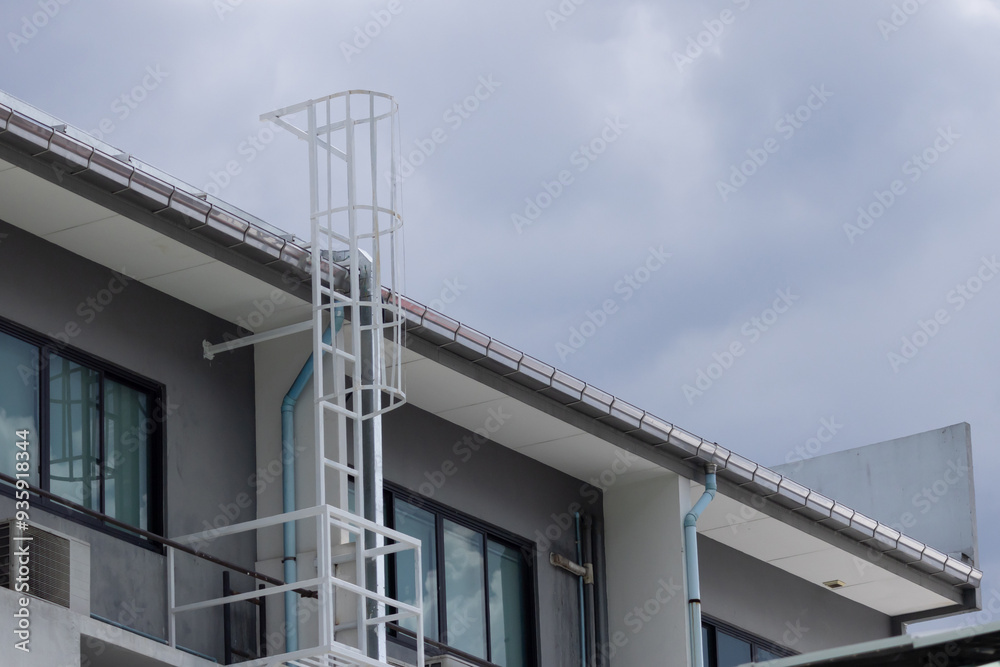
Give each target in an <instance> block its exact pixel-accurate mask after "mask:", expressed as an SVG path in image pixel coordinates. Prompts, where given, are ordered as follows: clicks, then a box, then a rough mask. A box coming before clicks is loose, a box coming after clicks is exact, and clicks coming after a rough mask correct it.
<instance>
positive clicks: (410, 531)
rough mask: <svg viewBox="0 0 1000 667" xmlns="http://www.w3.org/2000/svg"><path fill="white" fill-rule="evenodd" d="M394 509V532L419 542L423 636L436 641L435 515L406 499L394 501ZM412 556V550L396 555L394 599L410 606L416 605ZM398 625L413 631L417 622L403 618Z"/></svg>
mask: <svg viewBox="0 0 1000 667" xmlns="http://www.w3.org/2000/svg"><path fill="white" fill-rule="evenodd" d="M393 509H394V520H395V526H396V530H398V531H399V532H401V533H405V534H407V535H409V536H410V537H415V538H417V539H419V540H420V544H421V548H420V561H421V563H420V572H421V575H422V576H423V578H424V581H423V595H424V636H425V637H428V638H430V639H433V640H435V641H437V640H438V639H439V635H438V605H437V595H438V585H437V540H436V539H435V537H434V515H433V514H431V513H430V512H428V511H426V510H422V509H420V508H419V507H417V506H415V505H411V504H410V503H408V502H406V501H405V500H396V502H395V505H394V508H393ZM413 555H414V553H413V551H412V550H407V551H403V552H401V553H399V554H397V555H396V569H395V574H396V595H397V597H396V599H397V600H399V601H400V602H408V603H409V604H416V602H417V592H416V582H414V571H413V570H414V568H413ZM400 625H402V626H403V627H404V628H407V629H408V630H413V631H414V632H415V631H416V629H417V624H416V621H415V620H414V619H412V618H407V619H403V620H402V621H400Z"/></svg>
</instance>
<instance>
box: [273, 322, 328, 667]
mask: <svg viewBox="0 0 1000 667" xmlns="http://www.w3.org/2000/svg"><path fill="white" fill-rule="evenodd" d="M343 323H344V312H343V309H342V308H336V309H335V310H334V326H335V327H336V330H337V331H340V327H341V325H343ZM330 340H331V330H330V327H327V328H326V331H324V332H323V342H324V343H326V344H327V345H329V344H330ZM312 374H313V355H311V354H310V355H309V358H308V359H306V363H305V364H303V366H302V370H300V371H299V374H298V376H296V378H295V381H294V382H292V386H291V388H290V389H289V390H288V393H287V394H285V398H284V399H282V401H281V494H282V495H281V511H282V512H284V513H288V512H293V511H295V404H296V403H297V402H298V400H299V396H301V395H302V391H303V390H304V389H305V388H306V385H307V384H309V380H311V379H312ZM282 530H283V537H284V547H283V550H282V558H281V562H282V567H283V568H284V577H283V578H284V580H285V583H286V584H290V583H293V582H295V581H298V567H297V565H296V562H295V554H296V545H295V542H296V539H295V522H294V521H288V522H286V523H284V524H282ZM297 595H298V594H297V593H296V592H295V591H285V652H286V653H291V652H292V651H297V650H299V615H298V597H297Z"/></svg>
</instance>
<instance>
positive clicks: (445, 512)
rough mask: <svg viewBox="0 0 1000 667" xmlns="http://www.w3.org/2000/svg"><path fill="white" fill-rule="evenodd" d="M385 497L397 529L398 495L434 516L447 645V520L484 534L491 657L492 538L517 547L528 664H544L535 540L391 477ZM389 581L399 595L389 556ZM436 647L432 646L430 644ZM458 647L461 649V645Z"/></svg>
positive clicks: (398, 637)
mask: <svg viewBox="0 0 1000 667" xmlns="http://www.w3.org/2000/svg"><path fill="white" fill-rule="evenodd" d="M383 498H384V512H385V522H386V525H387V526H389V527H390V528H393V529H395V525H396V521H395V519H396V516H395V500H396V499H397V498H398V499H400V500H403V501H405V502H407V503H410V504H411V505H414V506H415V507H418V508H420V509H422V510H424V511H426V512H429V513H431V514H433V515H434V538H435V542H436V544H435V550H436V555H437V568H438V573H439V574H438V578H437V590H438V604H437V605H436V606H437V615H438V636H439V639H438V640H436V641H438V643H440V644H445V645H446V646H449V647H450V646H451V645H450V644H448V643H447V642H446V641H442V640H441V639H440V638H441V637H446V636H447V631H448V623H447V615H448V610H447V605H446V602H445V601H446V596H447V590H446V583H445V577H444V558H445V551H444V530H443V526H444V521H445V520H449V521H452V522H454V523H456V524H458V525H459V526H462V527H465V528H468V529H470V530H473V531H475V532H477V533H480V534H481V535H482V537H483V549H484V550H483V574H484V581H483V585H484V589H483V594H484V600H485V602H486V608H485V618H484V621H485V629H486V632H485V634H484V638H483V639H484V642H485V645H486V649H487V651H486V654H487V656H489V655H490V654H491V653H492V650H493V646H492V641H491V639H492V637H491V632H492V629H491V628H490V608H489V581H488V577H489V565H488V558H489V542H490V541H491V540H492V541H494V542H496V543H498V544H501V545H503V546H507V547H510V548H512V549H516V550H517V551H518V552H519V553H520V554H521V557H522V562H523V563H524V567H525V572H524V580H523V582H522V589H521V595H522V600H524V604H525V607H526V611H527V616H528V617H527V618H526V619H525V620H524V627H525V630H526V635H527V646H526V650H525V653H526V655H527V659H528V667H538V665H540V664H541V662H540V656H539V654H538V649H539V642H538V582H537V572H538V568H537V556H538V551H537V549H536V545H535V543H534V542H532V541H530V540H527V539H525V538H523V537H520V536H519V535H516V534H514V533H512V532H510V531H508V530H505V529H503V528H500V527H499V526H496V525H494V524H491V523H489V522H486V521H483V520H481V519H478V518H476V517H473V516H470V515H468V514H465V513H464V512H460V511H458V510H456V509H454V508H452V507H449V506H447V505H444V504H442V503H439V502H437V501H433V500H430V499H428V498H427V497H426V496H422V495H420V494H418V493H414V492H412V491H410V490H409V489H407V488H406V487H403V486H401V485H399V484H395V483H393V482H390V481H388V480H384V481H383ZM386 570H387V572H386V583H387V586H388V590H389V591H390V595H395V594H396V580H395V579H396V567H395V559H394V558H391V557H390V559H389V563H388V566H387V568H386ZM388 636H389V637H390V638H391V639H392V640H393V641H395V642H397V643H399V644H401V645H403V646H406V647H407V648H410V649H414V648H415V646H416V644H415V641H416V640H414V639H413V638H411V637H408V636H405V635H403V634H401V633H396V632H389V633H388ZM428 648H432V647H428ZM455 650H461V649H458V648H457V647H456V648H455ZM429 653H430V654H431V655H434V654H436V653H438V651H437V649H434V650H431V651H429ZM479 659H480V660H483V661H484V662H485V663H488V664H491V665H493V664H496V663H493V662H491V661H490V659H489V658H488V657H487V658H479Z"/></svg>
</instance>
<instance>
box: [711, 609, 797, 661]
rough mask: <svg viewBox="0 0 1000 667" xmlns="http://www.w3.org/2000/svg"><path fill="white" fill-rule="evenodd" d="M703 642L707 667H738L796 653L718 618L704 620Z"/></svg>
mask: <svg viewBox="0 0 1000 667" xmlns="http://www.w3.org/2000/svg"><path fill="white" fill-rule="evenodd" d="M701 643H702V651H703V652H704V661H705V667H737V666H738V665H743V664H746V663H748V662H763V661H765V660H774V659H776V658H784V657H787V656H790V655H795V651H791V650H789V649H787V648H785V647H783V646H779V645H777V644H775V643H773V642H769V641H767V640H766V639H764V638H763V637H758V636H756V635H753V634H750V633H749V632H746V631H744V630H741V629H739V628H737V627H735V626H732V625H729V624H728V623H723V622H722V621H717V620H715V619H705V620H703V622H702V624H701Z"/></svg>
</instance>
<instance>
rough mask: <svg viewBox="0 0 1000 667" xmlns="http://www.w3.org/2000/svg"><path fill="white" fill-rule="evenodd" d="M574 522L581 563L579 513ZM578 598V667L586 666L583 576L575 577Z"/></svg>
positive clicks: (581, 561)
mask: <svg viewBox="0 0 1000 667" xmlns="http://www.w3.org/2000/svg"><path fill="white" fill-rule="evenodd" d="M574 516H575V522H576V562H577V563H579V564H580V565H583V544H582V543H581V540H580V513H579V512H576V513H575V515H574ZM576 584H577V588H578V592H579V598H580V667H587V614H586V611H585V610H584V608H583V577H577V582H576Z"/></svg>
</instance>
